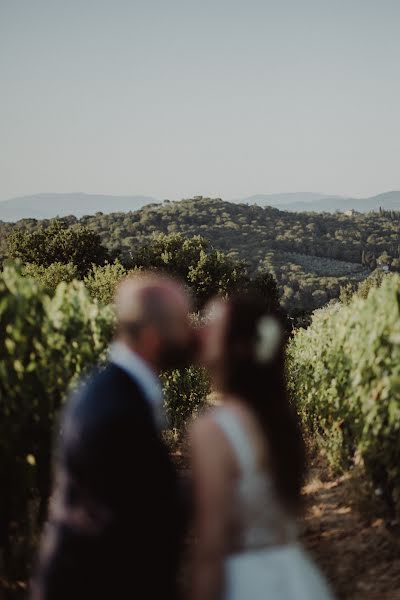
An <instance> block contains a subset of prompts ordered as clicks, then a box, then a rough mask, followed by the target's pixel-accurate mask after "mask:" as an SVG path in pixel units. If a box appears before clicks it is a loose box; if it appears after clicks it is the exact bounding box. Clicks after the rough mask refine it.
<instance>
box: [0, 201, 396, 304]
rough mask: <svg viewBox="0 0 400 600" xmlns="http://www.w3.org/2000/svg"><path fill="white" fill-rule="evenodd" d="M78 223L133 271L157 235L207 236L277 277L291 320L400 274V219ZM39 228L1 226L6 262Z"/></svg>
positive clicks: (243, 209)
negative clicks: (19, 240)
mask: <svg viewBox="0 0 400 600" xmlns="http://www.w3.org/2000/svg"><path fill="white" fill-rule="evenodd" d="M389 200H390V195H389ZM381 201H382V198H380V199H379V198H378V202H381ZM68 208H69V209H71V206H69V207H68ZM86 208H87V205H86ZM68 212H72V211H71V210H68ZM93 212H95V211H93ZM77 222H78V223H80V224H82V225H85V226H87V227H89V228H90V229H92V230H94V231H96V232H97V233H98V235H99V236H100V239H101V241H102V242H103V244H104V245H105V246H107V248H108V249H109V250H110V251H111V252H113V253H115V255H117V256H119V257H120V258H121V260H123V261H126V262H127V264H129V260H130V257H131V254H132V252H135V251H136V250H137V249H138V248H140V247H141V246H142V245H143V244H151V243H152V239H153V236H154V235H155V234H157V233H164V234H182V235H184V236H188V237H193V236H195V235H201V236H203V237H205V238H206V239H208V240H210V241H211V243H212V245H213V246H214V247H215V248H216V249H218V250H222V251H223V252H226V253H227V254H228V255H229V256H230V257H231V258H232V259H235V260H236V259H242V260H244V261H246V262H247V263H248V265H249V268H250V271H251V273H252V274H255V273H258V272H263V271H268V272H270V273H272V274H273V275H274V277H275V278H276V280H277V282H278V286H279V290H280V293H281V302H282V305H283V306H284V308H285V309H286V310H287V311H288V312H290V313H292V314H296V313H299V312H301V311H304V310H305V311H310V310H313V309H314V308H317V307H318V306H322V305H324V304H325V303H326V302H327V301H328V300H330V299H331V298H337V296H338V295H339V291H340V288H341V287H342V286H345V285H347V284H348V283H351V284H356V283H357V282H358V281H360V280H362V279H364V278H365V277H367V275H368V274H369V273H370V272H371V270H373V269H374V268H376V267H378V268H381V266H382V265H389V266H390V269H391V270H392V271H397V270H400V251H399V248H400V239H399V224H400V213H396V212H394V213H392V212H388V211H386V212H385V211H383V212H382V213H379V212H378V213H370V214H365V213H355V214H354V215H352V216H347V215H345V214H343V213H337V214H332V213H328V212H325V213H315V212H310V213H304V212H296V213H294V212H289V211H282V210H279V209H277V208H272V207H269V206H267V207H261V206H257V205H254V203H253V205H250V206H249V205H247V204H244V203H233V202H224V201H223V200H220V199H211V198H201V197H195V198H192V199H187V200H182V201H177V202H163V203H160V204H153V205H146V206H144V207H142V208H140V209H139V210H136V211H132V212H115V213H113V214H106V213H105V211H104V212H103V214H100V213H99V212H97V213H96V214H93V215H91V216H90V215H86V216H84V217H81V218H80V219H79V221H78V220H77V219H76V218H71V219H70V220H69V223H70V225H71V226H75V225H76V223H77ZM40 224H41V222H40V221H38V222H34V221H32V220H31V221H30V220H25V221H20V222H19V223H17V224H16V225H15V224H12V223H0V256H3V257H7V236H8V235H9V234H10V233H11V231H12V230H13V229H14V227H22V228H26V229H27V230H33V229H35V228H36V227H38V226H40ZM44 225H45V226H46V225H47V223H44Z"/></svg>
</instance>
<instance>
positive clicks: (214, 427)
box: [189, 412, 235, 464]
mask: <svg viewBox="0 0 400 600" xmlns="http://www.w3.org/2000/svg"><path fill="white" fill-rule="evenodd" d="M189 441H190V445H191V450H192V455H193V456H194V457H195V456H196V455H198V454H199V453H201V455H202V457H203V460H206V458H207V457H208V458H209V460H212V461H213V462H214V463H220V462H224V463H227V462H229V463H231V464H233V463H234V462H235V457H234V455H233V451H232V448H231V446H230V444H229V442H228V440H227V438H226V436H225V434H224V432H223V431H222V430H221V428H220V427H219V425H218V423H216V421H215V419H214V418H213V415H212V412H209V413H205V414H204V415H201V416H200V417H198V418H197V419H196V420H195V421H194V422H193V424H192V426H191V428H190V430H189Z"/></svg>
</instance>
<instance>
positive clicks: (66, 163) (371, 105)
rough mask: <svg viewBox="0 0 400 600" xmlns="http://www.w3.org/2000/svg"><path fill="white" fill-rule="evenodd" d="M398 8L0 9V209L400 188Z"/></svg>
mask: <svg viewBox="0 0 400 600" xmlns="http://www.w3.org/2000/svg"><path fill="white" fill-rule="evenodd" d="M399 28H400V2H399V1H398V0H375V1H371V0H335V1H334V2H332V0H279V1H277V0H276V1H274V2H272V1H269V0H242V1H240V2H238V1H237V0H229V1H228V0H211V1H210V0H201V1H199V0H196V1H193V0H182V1H178V0H168V2H167V1H166V0H159V1H156V0H144V1H143V2H138V1H135V0H108V1H107V2H106V1H103V0H91V1H90V0H79V1H78V0H68V1H65V0H61V1H60V0H0V82H1V91H0V200H6V199H8V198H11V197H14V196H20V195H25V194H33V193H39V192H73V191H75V192H77V191H80V192H87V193H103V194H129V195H149V196H154V197H155V198H157V199H164V198H170V199H179V198H182V197H190V196H193V195H203V196H212V197H222V198H224V199H227V200H229V199H235V198H241V197H245V196H250V195H252V194H258V193H260V194H261V193H264V194H267V193H276V192H295V191H317V192H326V193H330V194H343V195H351V196H359V197H363V196H369V195H373V194H376V193H379V192H383V191H387V190H393V189H400V168H399V167H400V108H399V107H400V35H399V34H398V32H399Z"/></svg>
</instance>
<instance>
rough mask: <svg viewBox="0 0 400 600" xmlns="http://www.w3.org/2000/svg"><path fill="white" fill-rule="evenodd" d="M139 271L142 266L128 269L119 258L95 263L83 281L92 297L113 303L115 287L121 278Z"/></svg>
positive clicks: (105, 302)
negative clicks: (98, 263) (99, 263)
mask: <svg viewBox="0 0 400 600" xmlns="http://www.w3.org/2000/svg"><path fill="white" fill-rule="evenodd" d="M139 272H140V268H135V269H131V270H129V271H128V270H127V269H126V268H125V267H124V266H123V265H122V264H121V263H120V262H119V261H118V260H115V261H114V262H113V263H106V264H105V265H102V266H99V265H93V266H92V269H91V271H90V272H89V273H88V275H87V276H86V277H85V279H84V280H83V281H84V283H85V286H86V289H87V290H88V291H89V293H90V295H91V296H92V298H96V299H97V300H99V302H101V303H102V304H111V302H112V301H113V298H114V293H115V288H116V287H117V285H118V284H119V282H120V281H121V279H123V278H124V277H127V276H128V275H135V274H137V273H139Z"/></svg>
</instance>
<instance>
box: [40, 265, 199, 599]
mask: <svg viewBox="0 0 400 600" xmlns="http://www.w3.org/2000/svg"><path fill="white" fill-rule="evenodd" d="M115 306H116V315H117V332H116V338H115V341H114V343H113V344H112V346H111V349H110V356H109V363H108V364H107V366H106V367H105V368H104V369H103V370H98V371H96V372H95V373H93V374H92V375H91V376H90V378H89V379H88V381H86V382H85V383H83V384H82V385H81V386H80V388H79V389H78V391H77V392H76V393H75V395H74V397H72V398H71V400H70V401H69V403H68V405H67V409H66V411H65V415H64V418H63V421H62V434H61V441H60V447H59V452H58V456H57V466H56V483H55V492H54V495H53V499H52V502H51V508H50V517H49V523H48V525H47V529H46V530H45V533H44V536H43V541H42V547H41V553H40V559H39V566H38V569H37V573H36V576H35V577H34V580H33V584H32V598H33V599H34V600H67V599H68V600H71V599H74V600H78V599H79V600H80V599H82V600H83V599H85V600H91V599H93V600H95V599H96V600H102V599H106V598H107V600H113V599H114V598H115V600H122V599H129V598H135V599H136V598H137V599H140V600H153V599H154V600H156V599H159V600H161V599H163V600H164V599H165V600H170V599H175V598H176V597H177V590H176V576H177V569H178V562H179V555H180V550H181V545H182V535H183V525H184V509H183V506H182V501H181V497H180V494H179V490H178V482H177V478H176V474H175V471H174V468H173V465H172V464H171V462H170V459H169V456H168V452H167V449H166V448H165V446H164V444H163V443H162V441H161V439H160V431H161V429H162V427H163V425H164V416H163V411H162V394H161V388H160V383H159V380H158V378H157V376H156V373H158V372H159V371H160V370H162V369H166V368H170V367H179V366H184V365H185V363H186V362H187V361H188V360H190V355H191V347H192V339H193V334H192V331H191V327H190V323H189V311H190V302H189V298H188V296H187V295H186V293H185V291H184V290H183V288H182V287H181V286H180V285H178V284H177V283H176V282H174V281H173V280H170V279H167V278H162V277H157V276H155V275H151V274H149V275H143V276H139V277H136V278H131V279H126V280H124V282H123V283H122V284H121V285H120V287H119V289H118V291H117V295H116V303H115Z"/></svg>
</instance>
